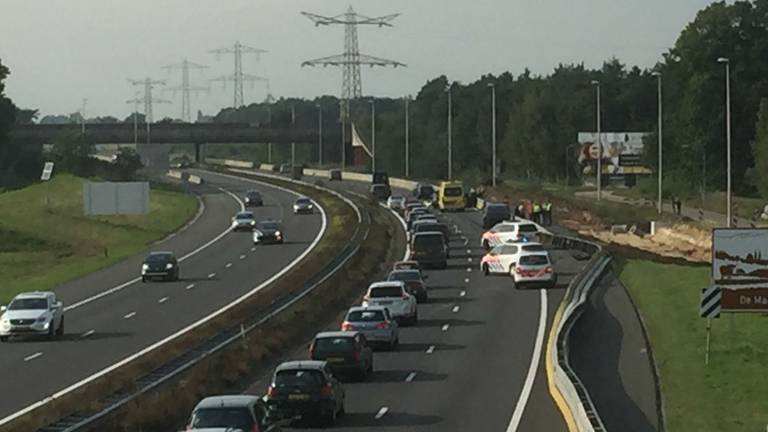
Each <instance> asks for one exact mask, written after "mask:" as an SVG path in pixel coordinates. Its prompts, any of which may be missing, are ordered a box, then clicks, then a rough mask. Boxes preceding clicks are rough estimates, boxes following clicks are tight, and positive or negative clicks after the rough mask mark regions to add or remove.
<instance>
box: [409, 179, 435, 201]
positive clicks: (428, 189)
mask: <svg viewBox="0 0 768 432" xmlns="http://www.w3.org/2000/svg"><path fill="white" fill-rule="evenodd" d="M413 196H415V197H416V198H417V199H420V200H430V201H431V200H433V199H434V198H435V188H434V187H433V186H432V185H431V184H426V183H419V184H418V185H416V189H414V190H413Z"/></svg>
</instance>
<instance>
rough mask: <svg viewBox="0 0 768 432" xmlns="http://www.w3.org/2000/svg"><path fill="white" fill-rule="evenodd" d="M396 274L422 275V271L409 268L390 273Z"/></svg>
mask: <svg viewBox="0 0 768 432" xmlns="http://www.w3.org/2000/svg"><path fill="white" fill-rule="evenodd" d="M394 273H418V274H421V270H419V269H415V268H407V269H395V270H392V271H390V272H389V274H390V275H392V274H394Z"/></svg>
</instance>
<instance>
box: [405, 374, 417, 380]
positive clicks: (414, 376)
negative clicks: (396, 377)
mask: <svg viewBox="0 0 768 432" xmlns="http://www.w3.org/2000/svg"><path fill="white" fill-rule="evenodd" d="M414 378H416V372H411V373H409V374H408V376H407V377H405V382H411V381H413V379H414Z"/></svg>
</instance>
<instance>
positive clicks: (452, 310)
mask: <svg viewBox="0 0 768 432" xmlns="http://www.w3.org/2000/svg"><path fill="white" fill-rule="evenodd" d="M459 309H461V306H459V305H456V306H454V307H453V309H451V312H453V313H456V312H458V311H459Z"/></svg>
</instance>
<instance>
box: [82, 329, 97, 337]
mask: <svg viewBox="0 0 768 432" xmlns="http://www.w3.org/2000/svg"><path fill="white" fill-rule="evenodd" d="M94 333H96V330H88V331H87V332H85V333H83V334H81V335H80V338H82V339H85V338H87V337H88V336H91V335H93V334H94Z"/></svg>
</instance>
